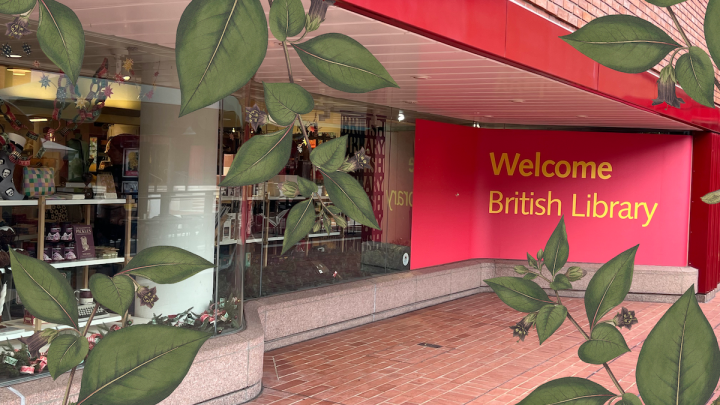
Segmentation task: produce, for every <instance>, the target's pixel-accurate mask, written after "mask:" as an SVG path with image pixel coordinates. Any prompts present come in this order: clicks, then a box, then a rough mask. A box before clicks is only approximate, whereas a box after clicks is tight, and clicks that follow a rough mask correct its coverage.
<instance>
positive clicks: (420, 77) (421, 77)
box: [412, 75, 430, 80]
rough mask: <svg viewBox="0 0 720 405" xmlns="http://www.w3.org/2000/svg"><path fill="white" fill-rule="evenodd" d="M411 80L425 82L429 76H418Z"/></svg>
mask: <svg viewBox="0 0 720 405" xmlns="http://www.w3.org/2000/svg"><path fill="white" fill-rule="evenodd" d="M412 78H413V79H416V80H427V79H430V76H425V75H418V76H413V77H412Z"/></svg>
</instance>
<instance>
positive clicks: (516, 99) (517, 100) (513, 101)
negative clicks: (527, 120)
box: [510, 98, 525, 103]
mask: <svg viewBox="0 0 720 405" xmlns="http://www.w3.org/2000/svg"><path fill="white" fill-rule="evenodd" d="M510 102H511V103H524V102H525V100H523V99H521V98H515V99H512V100H510Z"/></svg>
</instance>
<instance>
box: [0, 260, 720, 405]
mask: <svg viewBox="0 0 720 405" xmlns="http://www.w3.org/2000/svg"><path fill="white" fill-rule="evenodd" d="M524 263H525V262H521V261H514V260H493V259H477V260H468V261H464V262H458V263H450V264H446V265H442V266H437V267H431V268H425V269H420V270H413V271H410V272H404V273H394V274H388V275H384V276H376V277H373V278H370V279H365V280H359V281H354V282H347V283H343V284H337V285H331V286H327V287H320V288H315V289H312V290H306V291H300V292H294V293H288V294H283V295H277V296H273V297H268V298H261V299H258V300H254V301H249V302H247V303H246V304H245V307H244V314H245V320H246V324H247V328H246V329H245V330H243V331H241V332H237V333H231V334H228V335H226V336H221V337H217V338H214V339H210V340H208V341H207V342H206V343H205V344H204V345H203V347H202V348H201V349H200V352H199V353H198V356H197V357H196V359H195V361H194V362H193V365H192V367H191V368H190V371H189V372H188V374H187V376H186V377H185V379H184V380H183V382H182V384H180V386H179V387H178V389H177V390H175V392H173V394H172V395H171V396H170V397H168V398H167V399H165V400H164V401H163V402H161V404H162V405H190V404H208V405H226V404H227V405H229V404H238V403H244V402H247V401H249V400H251V399H252V398H254V397H255V396H257V395H259V394H260V392H261V389H262V375H263V354H264V352H265V351H266V350H272V349H276V348H280V347H284V346H287V345H290V344H293V343H298V342H302V341H305V340H308V339H312V338H316V337H320V336H323V335H327V334H330V333H335V332H338V331H341V330H345V329H349V328H353V327H356V326H360V325H364V324H367V323H370V322H375V321H379V320H382V319H387V318H390V317H393V316H397V315H400V314H403V313H407V312H411V311H415V310H417V309H420V308H424V307H428V306H431V305H436V304H439V303H442V302H446V301H450V300H454V299H458V298H461V297H465V296H468V295H472V294H477V293H480V292H490V291H492V290H491V289H490V287H488V286H487V284H485V282H484V281H483V280H485V279H488V278H492V277H499V276H517V274H516V273H515V272H514V270H513V267H514V266H516V265H518V264H524ZM571 265H579V266H580V267H582V268H584V269H585V270H587V271H588V273H589V274H588V276H586V277H585V278H584V279H583V280H581V281H579V282H576V283H574V284H575V287H577V288H578V290H568V291H564V292H563V294H562V295H564V296H583V295H584V291H583V290H582V288H586V287H587V283H588V282H589V280H590V278H591V277H592V275H593V274H594V273H595V272H596V271H597V269H599V268H600V265H599V264H586V263H580V264H578V263H569V264H568V265H567V266H566V268H567V267H569V266H571ZM562 271H565V270H562ZM697 274H698V273H697V270H696V269H693V268H691V267H660V266H635V277H634V278H633V285H632V287H631V290H630V294H628V299H630V300H638V301H653V302H674V301H675V300H676V299H677V298H678V297H679V296H680V295H681V294H682V293H683V292H684V291H685V290H687V288H689V287H690V286H691V285H697ZM540 281H541V286H543V287H545V288H548V287H549V286H548V285H547V283H544V284H543V283H542V280H540ZM707 296H710V294H708V295H707ZM707 296H705V298H707ZM219 359H222V361H218V360H219ZM218 367H220V368H218ZM218 374H223V375H226V376H232V378H226V379H225V380H226V381H225V382H224V384H223V386H221V387H219V386H217V378H216V377H217V375H218ZM67 378H68V374H64V375H63V376H60V377H59V378H58V379H57V381H53V380H52V379H50V378H49V377H47V378H41V379H37V380H32V381H27V382H23V383H19V384H16V385H14V386H12V387H13V388H14V389H16V390H18V391H19V392H20V393H21V394H22V395H24V396H25V399H26V402H25V403H26V404H27V405H45V404H47V405H50V404H52V405H55V404H60V403H61V399H62V395H63V393H64V389H65V387H64V383H65V382H66V381H67ZM81 378H82V370H78V372H77V373H76V378H75V383H74V384H73V387H72V390H71V399H74V400H77V399H76V398H77V395H78V392H79V389H80V380H81ZM208 384H209V385H208ZM206 386H213V387H215V388H217V389H214V390H202V389H199V390H198V388H197V387H206ZM0 403H2V404H9V405H16V404H17V405H20V398H19V397H18V396H17V395H15V394H14V393H13V392H11V391H10V390H8V389H4V390H0Z"/></svg>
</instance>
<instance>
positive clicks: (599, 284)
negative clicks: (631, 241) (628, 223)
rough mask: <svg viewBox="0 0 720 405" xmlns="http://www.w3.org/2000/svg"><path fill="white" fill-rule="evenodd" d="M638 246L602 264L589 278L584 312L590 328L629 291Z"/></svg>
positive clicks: (621, 300)
mask: <svg viewBox="0 0 720 405" xmlns="http://www.w3.org/2000/svg"><path fill="white" fill-rule="evenodd" d="M638 246H640V245H636V246H634V247H632V248H630V249H628V250H626V251H624V252H622V253H620V254H619V255H617V256H615V257H614V258H612V259H611V260H610V261H609V262H607V263H605V264H603V265H602V267H600V269H599V270H598V271H597V273H595V275H594V276H593V278H592V279H591V280H590V283H589V284H588V287H587V290H586V291H585V312H586V313H587V317H588V321H589V322H590V328H591V329H592V328H594V327H595V324H597V323H598V322H599V321H600V319H601V318H602V317H603V316H604V315H605V314H607V313H608V312H610V311H611V310H612V309H613V308H615V307H616V306H618V305H619V304H620V303H621V302H623V300H624V299H625V296H626V295H627V293H628V291H630V285H631V284H632V278H633V270H634V268H635V253H636V252H637V250H638Z"/></svg>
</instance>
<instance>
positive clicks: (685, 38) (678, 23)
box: [665, 7, 692, 47]
mask: <svg viewBox="0 0 720 405" xmlns="http://www.w3.org/2000/svg"><path fill="white" fill-rule="evenodd" d="M665 8H666V9H667V11H668V14H670V18H672V20H673V23H675V28H677V29H678V31H680V35H682V38H683V41H685V45H687V46H688V47H691V46H692V45H690V40H689V39H688V37H687V35H685V30H683V29H682V26H680V21H678V19H677V16H676V15H675V12H674V11H673V9H672V7H665Z"/></svg>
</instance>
